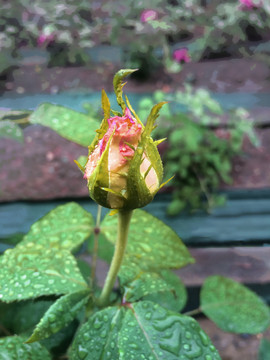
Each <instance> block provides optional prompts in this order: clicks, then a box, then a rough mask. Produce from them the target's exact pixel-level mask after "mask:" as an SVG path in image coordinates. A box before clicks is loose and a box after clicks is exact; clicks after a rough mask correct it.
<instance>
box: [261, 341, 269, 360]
mask: <svg viewBox="0 0 270 360" xmlns="http://www.w3.org/2000/svg"><path fill="white" fill-rule="evenodd" d="M259 360H270V341H269V340H267V339H262V340H261V343H260V348H259Z"/></svg>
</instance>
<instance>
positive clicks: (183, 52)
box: [173, 48, 191, 63]
mask: <svg viewBox="0 0 270 360" xmlns="http://www.w3.org/2000/svg"><path fill="white" fill-rule="evenodd" d="M173 58H174V60H175V61H177V62H179V63H180V62H185V63H188V62H190V61H191V59H190V56H189V53H188V49H186V48H182V49H177V50H174V52H173Z"/></svg>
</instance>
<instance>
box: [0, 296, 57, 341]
mask: <svg viewBox="0 0 270 360" xmlns="http://www.w3.org/2000/svg"><path fill="white" fill-rule="evenodd" d="M52 304H53V301H52V300H38V301H33V300H26V301H19V302H13V303H9V304H6V303H2V302H0V319H1V325H3V326H4V327H5V328H6V329H8V330H9V331H10V332H11V333H15V334H21V333H28V332H29V331H31V332H32V331H33V329H34V327H35V326H36V325H37V323H38V322H39V321H40V319H41V318H42V316H43V314H44V313H45V312H46V311H47V310H48V308H49V307H50V306H51V305H52ZM29 335H30V334H29Z"/></svg>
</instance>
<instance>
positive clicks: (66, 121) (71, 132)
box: [29, 103, 100, 146]
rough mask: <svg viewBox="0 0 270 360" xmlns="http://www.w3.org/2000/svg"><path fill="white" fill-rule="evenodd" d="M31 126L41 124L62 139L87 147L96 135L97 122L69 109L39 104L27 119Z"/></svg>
mask: <svg viewBox="0 0 270 360" xmlns="http://www.w3.org/2000/svg"><path fill="white" fill-rule="evenodd" d="M29 121H30V122H31V123H32V124H41V125H44V126H47V127H49V128H51V129H52V130H54V131H56V132H57V133H58V134H59V135H61V136H62V137H64V138H66V139H68V140H70V141H73V142H75V143H77V144H80V145H82V146H88V145H90V144H91V142H92V141H93V139H94V137H95V135H96V129H98V128H99V125H100V124H99V122H98V121H96V120H94V119H91V118H90V117H89V116H87V115H85V114H83V113H79V112H78V111H74V110H71V109H69V108H66V107H63V106H59V105H53V104H49V103H44V104H41V105H40V106H39V107H38V108H37V109H36V110H35V111H34V112H33V113H32V114H31V116H30V117H29Z"/></svg>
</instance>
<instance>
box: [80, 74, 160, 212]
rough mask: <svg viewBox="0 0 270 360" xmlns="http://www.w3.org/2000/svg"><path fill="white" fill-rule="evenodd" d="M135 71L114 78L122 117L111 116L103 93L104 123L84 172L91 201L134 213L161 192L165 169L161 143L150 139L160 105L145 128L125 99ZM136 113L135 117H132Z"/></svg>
mask: <svg viewBox="0 0 270 360" xmlns="http://www.w3.org/2000/svg"><path fill="white" fill-rule="evenodd" d="M133 71H134V70H120V71H119V72H118V73H117V74H116V75H115V77H114V88H115V92H116V96H117V101H118V103H119V105H121V107H122V109H123V114H116V113H115V112H113V113H114V116H112V117H109V115H110V112H111V110H110V103H109V99H108V97H107V95H106V93H105V91H103V92H102V104H103V110H104V119H103V121H102V123H101V127H100V129H99V130H97V136H96V138H95V139H94V141H93V143H92V144H91V146H90V147H89V156H88V161H87V163H86V165H85V167H84V168H83V171H84V177H85V178H86V179H87V183H88V188H89V194H90V197H91V198H92V199H93V200H95V201H96V202H97V203H98V204H100V205H102V206H105V207H107V208H111V209H135V208H139V207H142V206H145V205H147V204H148V203H149V202H151V201H152V199H153V197H154V195H155V194H156V193H157V191H158V190H159V189H160V187H161V186H163V184H161V180H162V176H163V166H162V162H161V158H160V155H159V153H158V150H157V145H158V143H159V141H157V142H155V141H153V139H152V138H151V136H150V133H151V131H152V129H153V127H154V122H155V119H156V118H157V116H158V112H159V109H160V108H161V106H162V105H163V104H164V103H160V104H158V105H156V106H154V108H153V109H152V111H151V113H150V115H149V117H148V119H147V123H146V126H144V125H143V124H142V123H141V121H140V119H139V118H138V116H137V115H136V114H135V112H134V110H133V109H132V108H131V105H130V104H129V101H128V99H127V98H126V101H127V105H128V107H127V106H126V104H125V102H124V101H123V99H122V87H123V84H122V82H121V81H122V79H123V77H125V76H127V75H128V74H130V73H131V72H133ZM131 112H132V113H133V115H132V114H131Z"/></svg>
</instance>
